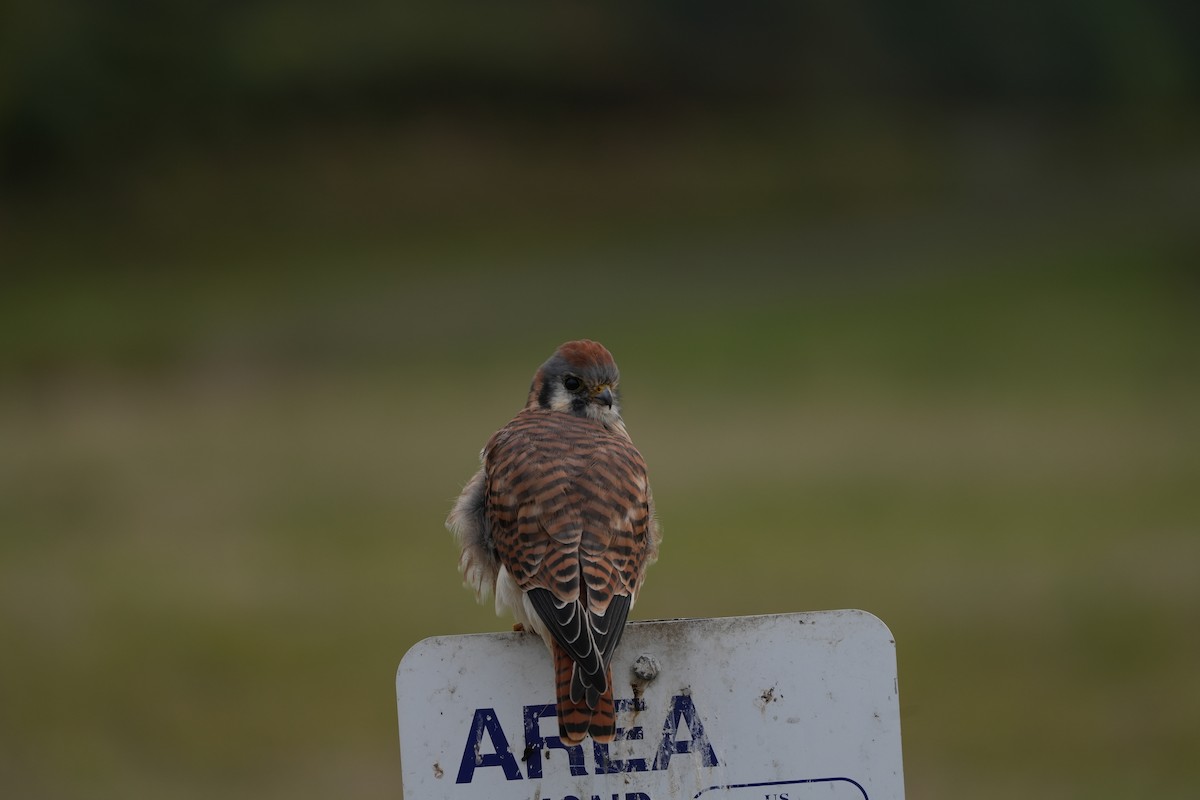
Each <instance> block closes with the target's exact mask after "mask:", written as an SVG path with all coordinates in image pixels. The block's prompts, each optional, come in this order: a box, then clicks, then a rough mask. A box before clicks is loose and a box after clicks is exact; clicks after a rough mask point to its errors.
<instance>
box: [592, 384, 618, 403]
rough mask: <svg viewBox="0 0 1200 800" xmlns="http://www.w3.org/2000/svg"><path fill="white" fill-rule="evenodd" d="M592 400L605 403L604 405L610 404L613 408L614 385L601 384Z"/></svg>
mask: <svg viewBox="0 0 1200 800" xmlns="http://www.w3.org/2000/svg"><path fill="white" fill-rule="evenodd" d="M592 401H593V402H596V403H603V404H604V405H606V406H608V407H609V408H612V405H613V393H612V387H611V386H601V387H600V388H599V389H598V390H597V391H596V393H595V394H593V395H592Z"/></svg>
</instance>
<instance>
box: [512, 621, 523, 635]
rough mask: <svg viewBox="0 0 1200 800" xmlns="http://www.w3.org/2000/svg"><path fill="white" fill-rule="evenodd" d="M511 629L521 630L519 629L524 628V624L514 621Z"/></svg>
mask: <svg viewBox="0 0 1200 800" xmlns="http://www.w3.org/2000/svg"><path fill="white" fill-rule="evenodd" d="M513 630H514V631H517V632H518V633H519V632H521V631H523V630H525V626H524V625H522V624H521V623H519V622H514V623H513Z"/></svg>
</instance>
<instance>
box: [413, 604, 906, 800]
mask: <svg viewBox="0 0 1200 800" xmlns="http://www.w3.org/2000/svg"><path fill="white" fill-rule="evenodd" d="M635 670H636V671H635ZM656 671H657V675H656V676H654V673H655V672H656ZM639 673H640V675H641V676H642V677H639ZM651 676H653V677H651ZM647 677H649V678H650V679H649V680H646V678H647ZM613 680H614V683H615V684H616V708H617V725H618V731H617V740H616V741H615V742H614V743H613V744H611V745H600V744H596V743H595V742H593V741H592V740H591V739H590V738H588V739H585V740H584V742H583V743H582V744H580V745H576V746H574V747H567V746H565V745H563V744H562V742H561V741H559V738H558V733H557V732H558V723H557V720H556V719H555V716H554V714H555V712H554V672H553V667H552V664H551V661H550V655H549V653H548V652H547V651H546V647H545V645H544V644H542V640H541V639H540V638H539V637H538V636H536V635H534V634H530V633H498V634H477V635H471V636H439V637H434V638H432V639H426V640H425V641H423V642H420V643H418V644H417V645H415V646H414V647H413V648H412V649H411V650H409V651H408V653H407V654H405V656H404V658H403V660H401V662H400V668H399V670H398V671H397V674H396V701H397V704H398V707H399V712H400V755H401V762H402V766H403V771H404V796H405V797H406V798H407V800H433V798H437V800H447V799H451V800H459V798H462V800H670V799H672V798H693V799H694V798H704V800H809V798H822V800H825V799H828V800H900V798H903V797H904V778H903V773H902V766H901V758H900V706H899V699H898V696H897V687H896V644H895V641H894V640H893V639H892V635H891V632H890V631H888V629H887V626H885V625H884V624H883V623H882V622H881V621H880V620H879V619H877V618H876V617H874V616H872V615H870V614H868V613H866V612H864V611H823V612H816V613H810V614H779V615H771V616H761V617H726V618H721V619H684V620H666V621H655V622H632V623H630V624H629V626H628V627H627V628H626V629H625V635H624V638H622V640H621V645H620V647H619V648H618V649H617V652H616V655H615V657H614V658H613Z"/></svg>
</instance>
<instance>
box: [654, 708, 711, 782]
mask: <svg viewBox="0 0 1200 800" xmlns="http://www.w3.org/2000/svg"><path fill="white" fill-rule="evenodd" d="M685 722H686V723H687V729H688V732H689V733H690V734H691V738H690V739H677V738H676V736H677V734H678V733H679V728H680V725H682V724H683V723H685ZM681 753H697V754H699V756H700V763H701V764H702V765H703V766H706V767H715V766H716V765H717V754H716V753H714V752H713V749H712V745H711V744H710V743H709V741H708V735H707V734H705V732H704V723H703V722H701V721H700V715H698V714H697V713H696V706H695V705H694V704H693V703H692V698H691V696H690V695H686V694H679V695H675V696H674V697H672V698H671V708H670V710H669V711H668V712H667V719H666V721H664V722H663V733H662V742H661V743H660V744H659V746H658V755H657V756H655V758H654V769H656V770H657V769H666V768H667V767H668V766H670V764H671V756H674V755H679V754H681Z"/></svg>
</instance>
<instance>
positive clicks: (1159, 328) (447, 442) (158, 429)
mask: <svg viewBox="0 0 1200 800" xmlns="http://www.w3.org/2000/svg"><path fill="white" fill-rule="evenodd" d="M687 157H688V156H681V157H680V158H681V159H683V162H682V164H681V165H677V166H678V168H677V169H675V168H672V169H671V170H668V172H669V176H668V178H664V177H663V175H662V174H656V175H654V176H651V185H650V188H649V190H648V191H650V193H651V195H652V196H654V192H655V191H656V190H657V191H659V196H664V197H682V196H685V195H686V194H687V191H688V187H689V181H690V180H691V179H690V178H689V177H688V175H689V174H690V173H688V172H687V169H686V167H687V166H688V163H687V161H686V159H687ZM692 157H694V158H695V159H698V160H703V158H705V156H704V153H703V150H702V149H701V150H700V151H699V155H694V156H692ZM768 161H769V159H765V158H764V163H767V162H768ZM561 166H562V165H558V167H561ZM554 169H555V168H554V167H551V168H548V173H549V172H553V171H554ZM629 169H630V170H633V171H636V169H637V166H636V164H635V165H634V166H632V167H629ZM738 174H739V175H744V174H751V175H753V174H756V173H755V172H754V170H753V169H749V168H747V167H746V165H745V164H742V165H741V168H740V171H739V172H738ZM1195 174H1196V171H1195V164H1194V163H1193V162H1192V161H1189V160H1187V159H1183V160H1180V161H1178V162H1170V163H1166V164H1165V165H1156V166H1152V167H1148V168H1147V169H1145V170H1131V171H1128V172H1118V173H1116V174H1113V175H1101V176H1096V177H1091V176H1089V177H1088V178H1087V179H1086V180H1085V179H1083V178H1080V177H1079V176H1076V177H1074V178H1072V179H1070V180H1062V181H1058V182H1055V181H1053V180H1047V181H1043V182H1021V181H1017V182H1016V184H1015V185H1010V184H1008V183H1006V182H1005V181H1002V180H1001V181H999V184H1001V188H1002V189H1003V191H995V192H992V191H988V192H974V191H972V190H971V187H967V188H966V189H956V190H954V191H950V190H948V189H946V188H945V187H943V188H942V191H941V193H939V194H937V195H936V196H934V197H931V198H928V199H923V200H921V201H920V202H917V201H912V198H908V199H907V200H906V203H905V204H903V206H902V210H900V211H897V210H896V208H894V207H888V206H886V205H884V206H881V207H878V208H871V207H866V208H865V209H864V208H863V207H862V205H861V204H859V205H856V206H854V211H853V213H849V212H843V213H837V214H818V213H815V212H813V211H812V209H811V208H807V207H806V208H805V209H803V210H802V212H797V211H796V210H795V208H794V206H793V205H789V203H792V202H793V200H792V199H786V202H784V201H780V200H779V199H778V198H774V199H772V197H773V196H772V195H771V192H770V191H769V189H770V186H771V184H770V181H768V180H766V179H765V178H764V179H762V180H761V181H759V182H755V181H756V180H758V179H754V180H751V179H746V180H747V181H749V188H747V185H739V187H738V188H739V189H740V190H741V191H743V193H748V194H754V195H755V196H757V197H760V198H763V197H766V198H767V199H765V200H761V203H760V205H759V206H750V207H743V206H738V207H737V208H735V209H733V210H732V211H731V207H732V206H734V205H736V203H735V202H734V201H728V202H726V201H725V200H721V201H718V200H716V199H713V198H715V197H717V196H718V195H719V192H718V191H716V190H718V189H720V188H721V187H722V186H725V187H726V188H728V185H727V184H725V183H722V182H721V181H722V179H720V178H719V177H718V178H714V177H713V175H712V174H711V173H703V177H704V178H705V179H706V180H708V181H710V183H708V184H704V185H701V186H700V189H701V190H702V191H701V192H700V193H701V195H702V196H704V197H707V198H709V200H708V201H707V205H703V204H701V205H696V206H692V207H689V208H687V209H685V211H684V212H678V213H676V214H660V215H658V216H656V217H652V218H650V219H649V220H645V219H642V218H641V217H640V216H639V215H640V214H641V213H642V211H643V210H644V209H638V208H633V209H632V210H630V211H628V213H627V214H626V215H625V216H622V215H621V214H620V213H618V212H616V211H613V210H612V209H611V208H610V209H609V211H610V212H611V213H609V214H608V215H607V216H605V217H604V218H603V220H601V221H597V222H595V223H593V222H591V221H589V218H588V211H589V208H588V207H587V206H585V207H584V208H583V209H578V208H571V209H566V210H563V209H558V210H557V211H556V213H557V214H558V216H557V217H554V218H553V219H554V220H555V221H556V222H557V223H561V224H555V225H549V226H546V225H543V224H541V223H539V224H537V225H532V224H530V223H529V220H528V219H522V218H521V217H520V215H519V214H518V213H516V212H513V213H511V214H510V215H509V216H508V217H503V218H502V219H501V222H502V223H504V224H491V225H484V224H482V223H480V224H478V225H476V226H475V227H474V228H472V229H471V232H470V235H468V236H458V235H456V234H455V232H454V231H445V230H440V231H434V232H432V233H428V234H427V235H424V236H422V235H421V233H420V231H419V230H413V229H406V230H404V231H402V232H401V234H395V235H393V234H390V233H388V229H387V226H386V224H383V223H379V222H378V221H376V222H373V223H372V225H373V226H374V227H370V229H369V230H366V231H365V232H363V234H362V235H361V236H345V237H341V238H339V237H338V236H330V237H329V238H328V239H318V238H313V237H306V236H304V235H297V236H292V235H284V234H282V233H280V230H283V229H286V226H284V228H279V227H273V226H272V225H270V224H264V226H263V230H262V231H260V232H258V233H256V234H254V235H253V236H251V235H249V234H247V233H246V231H245V230H242V229H238V230H236V231H234V233H231V234H228V235H212V236H210V235H209V234H210V233H212V231H211V230H210V229H202V230H200V231H199V232H196V231H192V230H189V229H188V226H187V225H186V224H184V223H183V222H181V221H180V220H182V219H190V218H191V217H190V216H189V215H190V214H193V213H194V212H195V211H196V209H190V210H186V211H180V212H179V214H180V218H179V219H174V218H166V217H160V218H157V219H158V220H159V223H160V226H159V227H158V228H156V229H155V230H153V231H149V230H148V229H143V230H141V233H140V235H139V237H137V238H136V239H135V240H134V241H132V243H131V242H130V241H126V240H124V239H122V238H121V237H120V234H119V232H118V234H111V232H109V231H106V230H104V226H103V225H101V224H91V223H90V222H89V221H88V220H87V219H80V220H75V221H73V222H71V223H70V224H69V225H68V226H67V228H66V230H65V231H59V232H58V233H57V235H52V234H54V233H55V232H54V230H53V224H52V221H46V220H43V221H42V227H41V228H37V227H36V226H34V227H31V228H28V229H25V230H23V231H11V232H10V233H11V234H12V235H11V237H10V238H9V244H8V249H9V253H10V256H11V257H12V258H13V263H15V264H18V265H19V266H21V267H24V269H22V270H21V271H20V275H19V277H17V278H14V279H13V281H12V283H11V284H10V285H9V287H8V288H7V289H6V290H5V291H4V292H3V295H2V296H0V312H2V313H0V365H2V369H3V382H2V383H0V641H3V643H4V657H3V661H2V664H3V666H2V668H0V675H2V676H3V681H0V784H2V785H4V786H5V787H6V794H8V795H9V796H12V797H21V798H42V797H44V798H51V797H53V798H75V797H78V798H84V797H88V798H98V797H101V798H104V797H112V798H128V797H160V798H181V799H182V798H210V797H213V796H221V797H225V798H230V800H238V799H239V798H252V797H253V798H261V797H288V798H293V799H297V798H324V797H332V796H337V797H397V796H399V795H400V770H399V763H398V748H397V737H396V721H395V705H394V697H393V684H392V681H393V674H394V670H395V667H396V664H397V663H398V661H399V659H400V657H401V656H402V655H403V653H404V652H405V650H406V649H407V648H408V647H410V646H411V645H412V644H413V643H415V642H416V641H418V640H419V639H421V638H424V637H426V636H430V635H435V634H445V633H456V632H470V631H481V630H498V629H502V628H504V627H505V626H506V625H507V624H508V623H507V621H505V620H498V619H496V618H495V617H494V616H493V615H492V612H491V610H490V609H489V608H486V607H479V606H476V605H475V604H474V602H473V601H472V599H471V596H470V594H469V593H468V592H467V591H466V590H465V589H463V588H462V587H461V585H460V582H459V579H458V576H457V574H456V572H455V563H456V554H455V552H454V548H453V546H452V543H451V540H450V537H449V535H448V534H447V533H446V532H445V531H444V529H443V528H442V520H443V519H444V517H445V514H446V512H447V510H448V509H449V506H450V504H451V502H452V501H453V499H454V497H455V496H456V494H457V492H458V490H459V489H460V487H461V485H462V484H463V483H464V482H465V481H466V480H467V478H468V477H469V476H470V475H471V473H472V471H473V470H474V469H475V467H476V458H477V456H476V454H477V452H478V450H479V448H480V446H481V445H482V444H483V442H484V441H485V440H486V438H487V437H488V436H489V435H490V433H491V432H492V431H493V430H495V429H496V428H497V427H498V426H500V425H502V424H503V423H504V422H505V421H507V419H508V418H509V417H510V416H511V414H512V413H514V412H515V411H516V410H517V409H518V408H519V407H520V405H521V403H522V402H523V399H524V394H525V391H526V389H527V386H528V381H529V378H530V376H531V375H532V372H533V370H534V369H535V368H536V367H537V365H538V364H539V363H540V362H541V361H542V360H543V359H544V358H545V357H546V356H548V355H549V353H550V352H551V351H552V350H553V348H554V347H555V346H556V345H557V344H558V343H560V342H561V341H563V340H566V339H569V338H576V337H583V336H586V337H591V338H596V339H599V340H601V341H603V342H604V343H606V344H607V345H608V346H609V347H610V349H611V350H612V351H613V352H614V353H615V355H616V357H617V359H618V362H619V363H620V365H621V368H622V375H623V381H624V391H625V406H626V419H627V421H628V423H629V428H630V430H631V432H632V434H633V436H634V439H635V441H636V442H637V443H638V444H639V446H640V448H641V449H642V451H643V453H644V454H645V456H646V458H647V460H648V462H649V465H650V469H651V477H652V480H653V483H654V486H655V491H656V496H657V500H658V505H659V510H660V515H661V519H662V523H663V526H664V530H665V542H664V546H663V551H662V559H661V561H660V563H659V564H658V565H657V566H655V567H654V569H653V571H652V572H651V573H650V576H649V579H648V581H647V583H646V588H645V591H644V594H643V598H642V601H641V603H640V604H639V606H638V608H637V609H636V610H635V616H636V617H639V618H654V617H680V616H710V615H734V614H756V613H772V612H783V611H795V610H813V609H825V608H844V607H855V608H863V609H866V610H869V611H871V612H873V613H875V614H877V615H878V616H880V617H881V618H882V619H884V620H885V621H886V622H887V623H888V624H889V625H890V627H891V628H892V630H893V632H894V633H895V635H896V638H897V641H898V652H899V667H900V686H901V704H902V713H903V735H904V747H905V769H906V782H907V787H908V792H909V795H910V796H912V797H919V798H957V797H972V798H983V799H984V800H986V799H987V798H1002V797H1005V798H1007V797H1013V796H1019V797H1025V798H1084V797H1087V798H1091V799H1095V798H1117V797H1130V796H1143V797H1149V796H1153V797H1158V798H1185V797H1186V798H1190V797H1194V796H1195V792H1196V790H1197V787H1200V766H1198V762H1197V760H1196V758H1195V755H1196V753H1197V752H1198V751H1200V727H1197V724H1196V721H1197V719H1200V684H1198V683H1197V681H1196V673H1197V668H1198V667H1200V640H1198V638H1197V636H1196V631H1197V630H1200V580H1197V577H1198V574H1200V573H1198V567H1200V480H1198V476H1200V417H1198V416H1197V411H1196V409H1197V408H1200V369H1198V368H1200V357H1198V355H1197V354H1198V353H1200V349H1198V345H1200V315H1198V314H1197V301H1198V300H1200V282H1198V279H1197V275H1198V274H1200V273H1198V272H1197V270H1196V264H1197V260H1198V258H1200V238H1198V236H1197V233H1196V231H1197V230H1200V225H1197V223H1198V222H1200V216H1198V212H1197V209H1198V208H1200V206H1198V205H1197V203H1196V196H1197V195H1196V192H1195V187H1196V186H1197V181H1196V179H1195V177H1194V176H1195ZM579 177H580V179H581V180H583V181H584V182H585V183H586V182H587V180H588V179H589V178H594V179H596V180H597V181H600V182H601V186H602V185H603V184H602V177H603V176H602V175H599V174H597V175H589V174H583V175H581V176H579ZM630 177H631V176H630V175H629V174H627V175H624V176H623V179H625V180H628V179H630ZM534 178H536V176H534ZM656 179H657V180H658V181H659V183H657V184H655V183H654V180H656ZM611 180H613V181H614V182H618V183H619V182H620V180H622V178H621V177H620V176H619V177H618V178H611ZM994 183H996V181H994V180H993V179H992V178H989V179H987V181H985V184H986V186H993V184H994ZM664 185H665V186H666V188H665V189H664V188H663V186H664ZM526 188H528V187H526ZM951 188H953V187H951ZM751 190H753V191H751ZM755 193H757V194H755ZM148 196H150V197H151V198H153V197H154V193H153V191H149V193H148ZM436 199H437V198H435V200H436ZM442 199H443V200H444V201H445V202H446V203H447V204H451V202H452V201H450V200H447V199H445V198H442ZM553 200H554V196H553V195H551V196H549V198H548V199H547V198H543V201H544V202H545V203H548V204H550V205H553ZM909 201H911V202H909ZM330 202H331V203H333V201H330ZM593 202H597V203H600V204H601V205H603V204H604V202H605V201H604V200H603V198H602V199H601V200H597V201H593ZM481 203H482V206H481V207H484V208H486V205H487V204H486V203H483V202H482V201H481ZM647 205H648V207H649V206H652V205H653V202H652V201H647ZM613 206H614V207H615V202H614V203H613ZM201 210H203V207H202V209H201ZM734 211H736V213H733V212H734ZM230 213H233V212H230ZM480 216H483V215H482V214H480ZM415 227H416V228H419V227H420V225H416V226H415ZM264 231H265V232H264Z"/></svg>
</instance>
